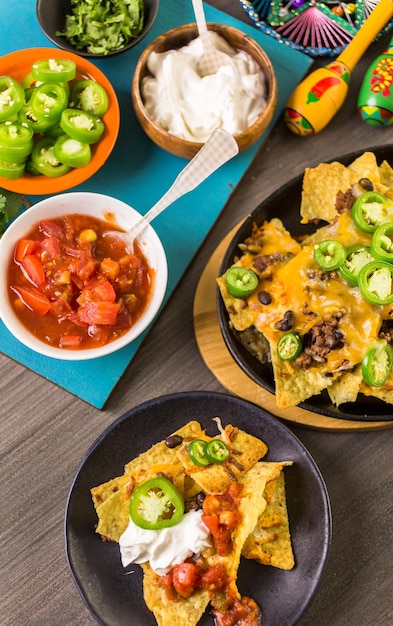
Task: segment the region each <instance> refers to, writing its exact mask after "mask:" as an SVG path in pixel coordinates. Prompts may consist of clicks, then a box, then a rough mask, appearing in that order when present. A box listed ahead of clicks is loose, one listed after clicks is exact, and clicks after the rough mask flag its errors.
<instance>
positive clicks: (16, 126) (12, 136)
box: [0, 121, 33, 147]
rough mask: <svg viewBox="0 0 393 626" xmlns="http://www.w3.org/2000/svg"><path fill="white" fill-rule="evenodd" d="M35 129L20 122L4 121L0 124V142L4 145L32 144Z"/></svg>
mask: <svg viewBox="0 0 393 626" xmlns="http://www.w3.org/2000/svg"><path fill="white" fill-rule="evenodd" d="M32 140H33V131H32V129H31V128H29V127H28V126H26V125H24V124H21V123H20V122H16V121H13V122H3V123H2V124H0V144H1V145H2V146H4V147H13V146H26V145H31V142H32Z"/></svg>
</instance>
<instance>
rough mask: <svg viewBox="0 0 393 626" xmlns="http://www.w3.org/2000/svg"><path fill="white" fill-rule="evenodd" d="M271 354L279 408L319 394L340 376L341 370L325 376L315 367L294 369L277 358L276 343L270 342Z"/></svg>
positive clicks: (288, 363)
mask: <svg viewBox="0 0 393 626" xmlns="http://www.w3.org/2000/svg"><path fill="white" fill-rule="evenodd" d="M271 355H272V365H273V371H274V381H275V386H276V389H275V392H276V403H277V406H278V407H279V408H287V407H290V406H295V405H296V404H299V403H300V402H303V401H304V400H307V398H311V397H312V396H315V395H318V394H320V393H321V391H323V390H324V389H327V388H328V387H330V386H331V385H332V383H333V382H334V380H335V379H336V378H338V377H339V376H341V372H337V373H335V374H333V375H332V376H327V375H326V374H323V373H322V372H319V371H318V370H316V369H308V370H302V369H299V368H296V369H295V368H294V367H293V366H292V365H291V363H290V362H288V361H283V360H281V359H280V358H279V356H278V355H277V344H275V345H273V344H271Z"/></svg>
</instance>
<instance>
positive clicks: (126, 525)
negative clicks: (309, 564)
mask: <svg viewBox="0 0 393 626" xmlns="http://www.w3.org/2000/svg"><path fill="white" fill-rule="evenodd" d="M216 421H217V424H218V426H219V431H220V434H219V435H218V436H217V437H210V436H207V435H206V432H205V431H204V430H203V429H202V428H201V426H200V424H199V422H196V421H191V422H189V423H188V424H186V425H185V426H184V427H182V428H180V429H179V430H177V431H176V432H175V433H173V434H172V435H170V436H169V437H168V438H167V439H166V440H165V441H161V442H158V443H157V444H155V445H154V446H153V447H152V448H150V449H149V450H147V451H146V452H143V453H142V454H140V455H139V456H138V457H136V458H135V459H133V460H132V461H130V462H129V463H127V464H126V466H125V468H124V474H123V475H122V476H119V477H116V478H114V479H112V480H110V481H108V482H107V483H104V484H102V485H99V486H97V487H94V488H93V489H91V494H92V498H93V503H94V506H95V509H96V512H97V516H98V525H97V528H96V531H97V533H99V534H100V535H101V536H102V538H103V539H105V540H111V541H116V542H118V543H119V544H120V547H121V558H122V562H123V565H125V566H126V565H127V564H128V563H140V564H141V567H142V569H143V573H144V578H143V592H144V598H145V601H146V604H147V606H148V608H149V609H150V610H151V611H152V612H153V614H154V616H155V618H156V621H157V623H158V625H159V626H184V625H185V624H187V626H193V625H194V624H195V625H196V624H197V623H198V622H199V620H200V618H201V617H202V615H203V613H204V612H205V609H206V607H207V606H208V604H209V603H210V605H211V608H212V613H213V614H214V616H215V620H216V623H217V625H218V626H219V625H220V624H222V623H228V622H227V621H225V622H224V621H223V620H228V619H229V617H231V619H232V620H233V621H232V622H231V623H233V624H240V623H241V624H247V625H248V626H257V625H259V624H260V623H261V620H260V609H259V607H258V606H257V605H256V603H255V602H254V601H253V600H252V599H251V598H246V597H242V596H240V594H239V592H238V589H237V586H236V577H237V569H238V566H239V562H240V557H241V555H243V556H245V557H246V558H250V559H255V560H257V561H259V562H260V563H263V564H267V565H272V566H274V567H278V568H281V569H286V570H289V569H291V568H292V567H293V566H294V557H293V552H292V546H291V539H290V533H289V524H288V515H287V509H286V498H285V480H284V474H283V469H284V467H285V466H288V465H291V464H292V462H291V461H290V460H284V461H279V462H266V461H261V460H260V459H261V458H263V457H264V456H265V454H266V452H267V446H266V444H265V443H264V442H263V441H261V440H260V439H258V438H256V437H254V436H252V435H249V434H248V433H246V432H244V431H242V430H240V429H238V428H236V427H234V426H231V425H227V426H226V427H225V429H224V428H222V426H221V423H220V421H219V420H218V419H217V418H216ZM136 503H137V504H136ZM163 503H164V504H165V503H166V504H167V505H168V506H166V507H165V506H162V505H163ZM168 503H169V504H168ZM160 507H161V508H160ZM159 509H160V510H159ZM157 511H158V513H157ZM179 513H180V514H179ZM138 516H140V518H138ZM139 524H141V526H139ZM190 535H194V536H196V538H195V537H194V538H193V537H192V536H190ZM193 539H195V543H193ZM190 541H191V543H190ZM149 542H150V543H149ZM148 544H149V545H148ZM169 553H170V555H169ZM168 555H169V556H168ZM262 612H263V607H262ZM241 620H243V621H241ZM262 623H263V622H262Z"/></svg>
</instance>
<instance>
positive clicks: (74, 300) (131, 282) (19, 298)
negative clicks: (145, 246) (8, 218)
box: [8, 215, 153, 349]
mask: <svg viewBox="0 0 393 626" xmlns="http://www.w3.org/2000/svg"><path fill="white" fill-rule="evenodd" d="M109 228H110V229H112V230H113V225H112V224H111V225H108V224H106V223H105V222H104V221H103V220H100V219H97V218H94V217H91V216H80V215H66V216H64V217H62V218H58V219H54V220H42V221H41V222H39V223H38V224H37V225H36V227H35V228H33V229H32V230H31V231H30V232H29V233H26V236H25V237H24V238H23V239H20V240H19V242H18V244H17V245H16V248H15V252H14V258H13V259H11V260H10V265H9V270H8V286H9V289H10V292H11V294H12V295H11V296H10V297H11V301H12V303H13V306H14V309H15V312H16V314H17V316H18V317H19V319H20V320H21V321H22V323H23V324H24V325H25V326H26V328H27V329H29V330H30V331H32V332H34V334H35V336H36V337H38V338H40V339H41V340H42V341H45V342H47V343H50V344H52V345H55V346H59V347H61V348H64V349H81V348H95V347H99V346H102V345H105V344H107V343H109V342H110V341H113V340H114V339H117V338H118V337H119V336H121V335H123V334H124V333H125V332H127V331H128V329H129V328H130V327H131V326H132V325H133V324H135V322H136V321H137V320H138V319H139V318H140V317H141V315H142V314H143V311H144V310H145V308H146V305H147V303H148V301H149V298H150V296H151V289H152V279H153V273H152V270H151V269H150V268H149V266H148V264H147V261H146V259H145V257H144V255H143V254H142V251H141V250H140V248H138V245H137V244H136V246H135V253H134V254H128V253H127V252H126V250H125V247H124V244H123V243H122V242H121V241H120V240H114V239H112V238H106V237H103V236H102V233H103V232H104V231H106V230H108V229H109ZM92 230H93V231H94V232H95V234H96V238H95V240H93V241H86V240H85V239H86V238H84V237H83V236H82V237H80V234H81V233H82V232H83V231H92Z"/></svg>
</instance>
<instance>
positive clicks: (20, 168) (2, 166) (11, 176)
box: [0, 161, 25, 180]
mask: <svg viewBox="0 0 393 626" xmlns="http://www.w3.org/2000/svg"><path fill="white" fill-rule="evenodd" d="M24 172H25V163H24V161H23V162H22V163H8V162H7V161H0V176H2V177H3V178H8V180H16V179H17V178H20V177H21V176H23V174H24Z"/></svg>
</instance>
